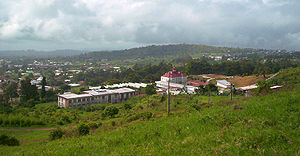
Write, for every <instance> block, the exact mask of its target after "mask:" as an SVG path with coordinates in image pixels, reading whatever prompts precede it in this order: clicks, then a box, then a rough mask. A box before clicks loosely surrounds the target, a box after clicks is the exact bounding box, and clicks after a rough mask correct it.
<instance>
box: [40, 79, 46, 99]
mask: <svg viewBox="0 0 300 156" xmlns="http://www.w3.org/2000/svg"><path fill="white" fill-rule="evenodd" d="M41 83H42V91H41V98H44V97H45V95H46V89H45V86H46V84H47V82H46V77H43V79H42V82H41Z"/></svg>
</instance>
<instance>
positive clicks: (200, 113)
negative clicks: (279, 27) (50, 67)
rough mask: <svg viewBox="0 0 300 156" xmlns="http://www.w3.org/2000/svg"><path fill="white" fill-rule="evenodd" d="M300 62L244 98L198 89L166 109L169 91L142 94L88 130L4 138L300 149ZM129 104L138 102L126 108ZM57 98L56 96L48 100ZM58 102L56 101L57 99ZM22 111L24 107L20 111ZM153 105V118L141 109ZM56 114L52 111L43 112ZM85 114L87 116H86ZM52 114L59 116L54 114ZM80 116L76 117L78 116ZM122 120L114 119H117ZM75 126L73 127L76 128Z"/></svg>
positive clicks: (68, 149) (38, 146)
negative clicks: (57, 135) (266, 87)
mask: <svg viewBox="0 0 300 156" xmlns="http://www.w3.org/2000/svg"><path fill="white" fill-rule="evenodd" d="M299 73H300V68H293V69H286V70H282V71H281V72H280V73H279V75H278V76H276V77H275V78H274V79H273V80H271V81H269V83H272V84H278V85H284V86H285V87H284V88H282V89H281V90H279V91H269V93H267V94H266V93H264V94H263V95H261V94H260V95H257V96H253V97H251V98H248V99H246V98H243V97H241V96H236V97H234V100H233V101H230V100H228V99H229V97H227V96H213V97H211V102H212V103H211V104H207V97H204V96H197V95H178V96H172V103H171V106H172V107H171V112H172V113H171V115H169V116H166V113H165V110H166V106H165V104H166V99H165V97H164V96H162V95H152V96H139V97H135V98H133V99H131V100H129V101H128V102H126V103H123V104H122V103H121V104H115V105H114V106H116V107H118V108H119V109H120V112H119V113H118V114H117V115H116V116H115V117H113V118H103V119H101V122H102V123H103V125H102V126H101V127H100V128H98V129H96V130H94V131H92V132H91V134H90V135H87V136H81V137H77V136H65V137H64V138H62V139H58V140H55V141H49V140H47V136H48V134H49V132H48V133H47V132H45V131H38V132H8V131H4V132H1V133H5V134H10V135H15V136H16V137H17V138H18V139H20V140H21V146H15V147H7V146H0V154H1V155H299V154H300V153H299V152H300V148H299V147H300V141H299V138H300V135H299V130H300V129H299V127H300V125H299V124H300V122H299V113H300V109H299V108H300V86H299V80H300V75H299ZM125 104H129V105H131V106H132V107H130V109H126V108H127V107H125ZM47 105H50V104H47ZM45 106H46V105H44V104H41V105H40V106H38V105H37V106H36V108H34V109H35V110H37V111H38V112H39V113H34V112H32V113H30V114H33V115H34V116H37V115H39V114H41V113H42V111H41V110H39V109H44V110H48V112H47V114H50V115H51V116H58V115H59V114H64V113H74V114H77V113H78V115H79V116H77V117H76V118H79V119H80V120H79V121H81V122H85V123H86V122H88V121H91V120H97V121H98V120H99V118H101V117H100V114H101V111H96V112H95V113H94V114H90V113H89V112H82V111H78V110H76V109H59V110H58V111H57V113H55V114H54V113H51V112H49V111H50V110H49V109H48V108H47V107H45ZM49 108H51V110H52V109H53V107H49ZM24 111H25V110H23V112H24ZM19 112H21V110H20V111H19ZM147 112H151V113H152V114H153V116H152V117H151V118H144V119H143V118H138V114H142V113H147ZM41 115H42V116H43V117H44V118H46V119H48V117H47V116H46V114H41ZM81 116H85V118H83V117H81ZM51 120H53V119H52V118H51ZM75 121H76V120H75ZM113 123H114V124H113ZM71 129H73V128H72V126H68V127H66V130H67V131H70V130H71Z"/></svg>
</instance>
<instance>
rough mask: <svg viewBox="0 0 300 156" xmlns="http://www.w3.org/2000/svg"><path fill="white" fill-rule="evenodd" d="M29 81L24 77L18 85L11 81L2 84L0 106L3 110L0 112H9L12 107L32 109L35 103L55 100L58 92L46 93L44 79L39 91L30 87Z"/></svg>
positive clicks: (35, 87)
mask: <svg viewBox="0 0 300 156" xmlns="http://www.w3.org/2000/svg"><path fill="white" fill-rule="evenodd" d="M31 80H32V79H31V78H30V77H29V76H25V77H23V78H22V79H21V81H20V83H18V82H14V81H12V82H9V83H7V84H3V86H2V89H3V92H4V94H2V95H0V106H3V109H1V110H0V112H9V111H10V108H11V106H13V105H18V106H27V107H33V106H34V105H35V104H37V103H41V102H51V101H56V100H57V96H56V95H57V92H58V91H53V90H48V91H46V88H45V86H46V84H47V82H46V78H45V77H44V78H43V80H42V82H41V86H42V88H41V90H38V88H37V86H36V85H32V84H31ZM4 108H5V109H4Z"/></svg>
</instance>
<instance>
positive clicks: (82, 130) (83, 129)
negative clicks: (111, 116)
mask: <svg viewBox="0 0 300 156" xmlns="http://www.w3.org/2000/svg"><path fill="white" fill-rule="evenodd" d="M77 129H78V133H79V135H87V134H89V133H90V127H89V126H88V125H86V124H81V125H79V126H78V128H77Z"/></svg>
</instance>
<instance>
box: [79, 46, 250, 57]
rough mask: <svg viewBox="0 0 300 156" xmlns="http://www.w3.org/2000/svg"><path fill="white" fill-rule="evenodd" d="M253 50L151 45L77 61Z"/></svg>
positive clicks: (95, 55)
mask: <svg viewBox="0 0 300 156" xmlns="http://www.w3.org/2000/svg"><path fill="white" fill-rule="evenodd" d="M252 50H254V49H240V48H226V47H214V46H207V45H200V44H170V45H152V46H146V47H139V48H132V49H125V50H115V51H96V52H90V53H85V54H82V55H80V56H78V57H76V58H78V59H108V60H124V59H144V58H164V57H169V56H172V57H178V56H185V55H190V56H197V57H202V54H206V53H208V54H223V53H228V52H233V53H235V52H239V53H243V52H247V51H252Z"/></svg>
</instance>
